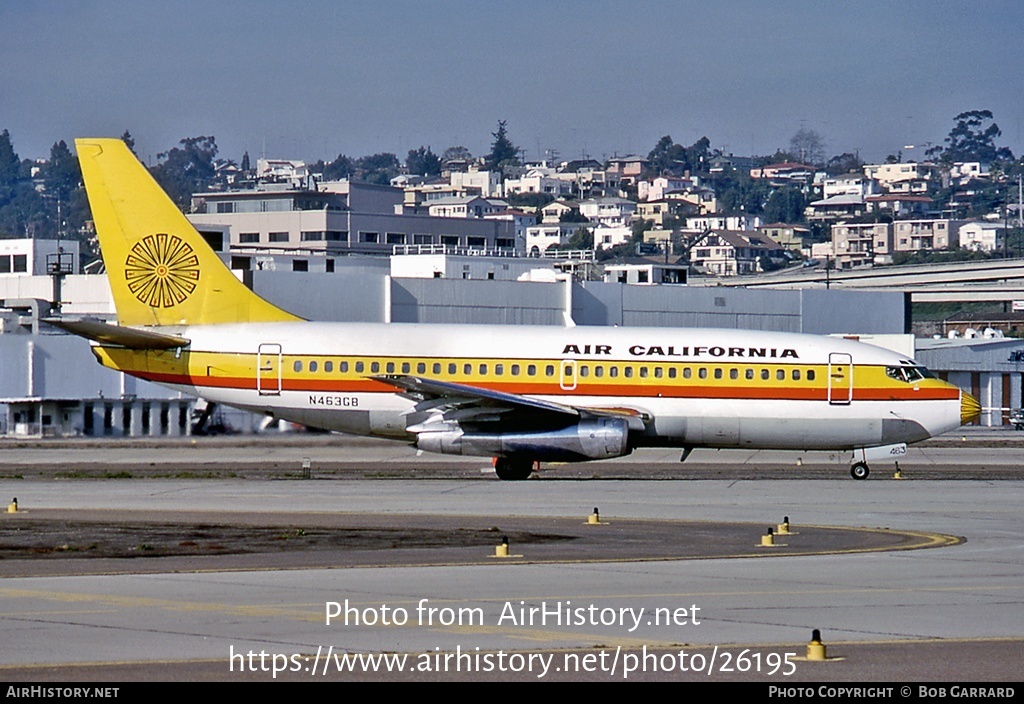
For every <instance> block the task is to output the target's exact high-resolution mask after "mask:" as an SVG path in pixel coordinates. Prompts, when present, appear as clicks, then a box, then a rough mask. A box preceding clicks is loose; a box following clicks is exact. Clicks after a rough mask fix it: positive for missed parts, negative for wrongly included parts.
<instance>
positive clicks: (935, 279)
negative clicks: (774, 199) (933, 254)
mask: <svg viewBox="0 0 1024 704" xmlns="http://www.w3.org/2000/svg"><path fill="white" fill-rule="evenodd" d="M690 283H691V284H692V285H709V286H712V285H713V286H743V287H747V288H755V287H758V288H826V287H830V288H842V289H852V288H857V289H876V290H878V289H889V290H891V289H898V290H901V291H903V292H905V293H909V294H910V295H911V298H912V300H913V301H914V302H915V303H938V302H946V301H999V302H1006V301H1014V300H1024V259H988V260H984V261H970V262H952V263H947V264H915V265H909V266H881V267H863V268H860V269H854V270H850V271H835V270H833V271H827V272H826V271H825V269H824V268H823V267H802V268H800V269H786V270H784V271H779V272H769V273H766V274H760V275H758V276H736V277H731V278H727V279H696V278H691V279H690Z"/></svg>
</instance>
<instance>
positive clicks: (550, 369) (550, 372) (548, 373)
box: [544, 364, 555, 376]
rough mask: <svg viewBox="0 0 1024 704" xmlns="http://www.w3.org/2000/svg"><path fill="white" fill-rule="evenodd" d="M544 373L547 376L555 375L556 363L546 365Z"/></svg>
mask: <svg viewBox="0 0 1024 704" xmlns="http://www.w3.org/2000/svg"><path fill="white" fill-rule="evenodd" d="M544 374H545V376H554V375H555V365H554V364H549V365H547V366H546V367H544Z"/></svg>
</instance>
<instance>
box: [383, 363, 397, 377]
mask: <svg viewBox="0 0 1024 704" xmlns="http://www.w3.org/2000/svg"><path fill="white" fill-rule="evenodd" d="M384 368H385V369H386V370H387V373H388V374H394V373H395V363H394V362H388V363H387V365H385V367H384Z"/></svg>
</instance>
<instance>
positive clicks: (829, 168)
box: [825, 152, 864, 176]
mask: <svg viewBox="0 0 1024 704" xmlns="http://www.w3.org/2000/svg"><path fill="white" fill-rule="evenodd" d="M863 166H864V162H862V161H861V160H860V157H858V156H857V155H855V154H850V153H849V152H844V153H842V154H837V155H836V156H834V157H832V158H831V159H829V160H828V163H827V164H825V171H826V172H828V175H829V176H840V175H842V174H848V173H853V172H857V171H860V170H861V168H862V167H863Z"/></svg>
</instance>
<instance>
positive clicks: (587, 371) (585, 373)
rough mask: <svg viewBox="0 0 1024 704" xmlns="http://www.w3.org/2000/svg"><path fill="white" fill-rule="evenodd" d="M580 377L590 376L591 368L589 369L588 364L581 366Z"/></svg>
mask: <svg viewBox="0 0 1024 704" xmlns="http://www.w3.org/2000/svg"><path fill="white" fill-rule="evenodd" d="M580 376H590V367H588V366H587V365H586V364H581V365H580Z"/></svg>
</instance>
